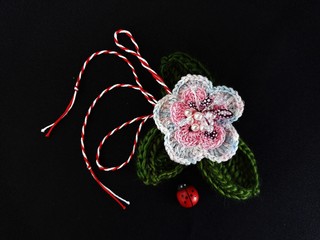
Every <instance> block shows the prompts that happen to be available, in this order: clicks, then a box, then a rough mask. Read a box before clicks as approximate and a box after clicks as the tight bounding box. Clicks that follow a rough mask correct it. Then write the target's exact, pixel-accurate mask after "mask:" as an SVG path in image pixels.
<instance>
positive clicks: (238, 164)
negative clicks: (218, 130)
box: [137, 52, 260, 200]
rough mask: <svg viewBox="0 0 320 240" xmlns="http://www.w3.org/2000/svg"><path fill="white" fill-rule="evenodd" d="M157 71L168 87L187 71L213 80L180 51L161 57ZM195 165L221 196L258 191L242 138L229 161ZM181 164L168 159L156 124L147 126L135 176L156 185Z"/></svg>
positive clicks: (249, 195) (243, 195)
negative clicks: (158, 70) (150, 126)
mask: <svg viewBox="0 0 320 240" xmlns="http://www.w3.org/2000/svg"><path fill="white" fill-rule="evenodd" d="M160 73H161V75H162V77H163V78H164V80H165V82H166V83H167V84H168V86H169V87H170V88H173V87H174V86H175V85H176V83H177V82H178V81H179V80H180V79H181V78H182V77H183V76H185V75H187V74H196V75H203V76H206V77H207V78H208V79H210V80H211V82H212V83H213V84H214V83H216V80H215V78H214V77H213V76H212V75H211V73H210V72H209V71H208V70H207V69H206V68H205V67H204V66H203V65H202V63H201V62H199V61H198V60H196V59H194V58H192V57H190V56H189V55H188V54H185V53H182V52H176V53H173V54H170V55H168V56H165V57H163V58H162V59H161V66H160ZM163 94H164V95H165V94H166V93H164V92H163ZM196 165H197V167H198V169H199V171H200V173H201V175H202V176H203V178H204V180H205V181H207V183H208V184H209V185H210V186H211V187H212V188H213V189H214V190H216V191H217V192H218V193H219V194H220V195H221V196H224V197H227V198H231V199H236V200H246V199H249V198H252V197H255V196H257V195H258V194H259V193H260V184H259V174H258V169H257V164H256V160H255V157H254V154H253V152H252V151H251V150H250V148H249V147H248V146H247V144H246V143H245V142H244V141H243V140H242V138H239V144H238V149H237V151H236V153H235V155H234V156H233V157H232V158H231V159H230V160H229V161H226V162H221V163H217V162H213V161H211V160H209V159H206V158H205V159H202V160H201V161H199V162H197V163H196ZM185 167H186V165H182V164H178V163H175V162H174V161H171V160H170V157H169V155H168V153H167V151H166V150H165V147H164V134H162V133H161V131H160V130H158V129H157V128H156V127H154V128H152V129H150V130H149V131H148V132H147V134H146V135H145V137H144V138H143V139H142V140H141V141H140V143H139V147H138V154H137V175H138V177H139V178H140V179H141V180H142V181H143V183H144V184H147V185H154V186H156V185H158V184H160V183H161V182H163V181H165V180H168V179H171V178H173V177H175V176H177V175H178V174H179V173H181V172H182V171H183V169H184V168H185Z"/></svg>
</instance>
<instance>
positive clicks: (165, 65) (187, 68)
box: [160, 52, 214, 95]
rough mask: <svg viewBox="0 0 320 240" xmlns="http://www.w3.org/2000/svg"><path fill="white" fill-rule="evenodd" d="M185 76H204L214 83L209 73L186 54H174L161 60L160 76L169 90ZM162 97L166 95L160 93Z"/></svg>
mask: <svg viewBox="0 0 320 240" xmlns="http://www.w3.org/2000/svg"><path fill="white" fill-rule="evenodd" d="M187 74H197V75H202V76H206V77H207V78H208V79H210V80H211V81H212V82H213V83H214V78H213V76H212V75H211V74H210V72H209V71H208V70H207V69H206V68H205V67H204V66H203V65H202V64H201V63H200V62H199V61H198V60H196V59H194V58H192V57H190V56H189V55H188V54H186V53H182V52H176V53H173V54H170V55H169V56H166V57H162V58H161V65H160V75H161V76H162V77H163V78H164V81H165V83H166V84H167V85H168V87H169V88H170V89H173V88H174V85H176V83H177V82H178V81H179V80H180V79H181V77H183V76H185V75H187ZM162 93H163V95H166V94H167V93H166V92H165V91H162Z"/></svg>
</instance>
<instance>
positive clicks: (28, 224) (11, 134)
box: [0, 0, 320, 240]
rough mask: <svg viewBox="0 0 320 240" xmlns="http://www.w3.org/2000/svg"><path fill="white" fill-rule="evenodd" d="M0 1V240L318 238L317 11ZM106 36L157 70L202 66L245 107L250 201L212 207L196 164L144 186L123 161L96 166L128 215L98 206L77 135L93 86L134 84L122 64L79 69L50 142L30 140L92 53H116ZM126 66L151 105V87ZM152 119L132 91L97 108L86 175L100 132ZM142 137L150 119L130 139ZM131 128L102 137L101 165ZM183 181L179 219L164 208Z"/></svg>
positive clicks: (256, 5) (101, 202)
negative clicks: (254, 189) (192, 62)
mask: <svg viewBox="0 0 320 240" xmlns="http://www.w3.org/2000/svg"><path fill="white" fill-rule="evenodd" d="M0 3H1V6H0V29H1V30H0V31H1V32H0V33H1V35H0V39H1V40H0V58H1V67H0V73H1V74H0V76H1V81H0V87H1V95H0V99H1V118H0V125H1V133H0V137H1V152H0V154H1V155H0V157H1V165H0V168H1V174H0V180H1V200H2V201H1V209H0V211H1V213H0V216H1V218H2V221H1V222H2V223H1V225H0V238H1V239H25V238H26V237H32V239H74V238H77V239H94V238H96V239H217V240H218V239H261V240H262V239H281V240H284V239H308V240H309V239H310V240H311V239H319V238H320V201H319V199H320V190H319V178H318V177H319V170H320V154H319V147H320V145H319V143H320V137H319V136H320V134H319V133H320V127H319V123H318V120H319V115H320V114H319V100H320V97H319V93H320V84H319V77H320V70H319V69H320V68H319V67H320V64H319V59H320V58H319V57H320V56H319V41H320V34H319V27H320V24H319V23H320V17H319V16H320V15H319V12H320V11H319V5H320V4H319V2H316V1H314V2H311V1H206V2H201V1H197V2H196V1H175V2H173V1H162V2H160V1H131V2H130V1H119V0H118V1H101V2H93V1H87V2H85V1H64V2H62V1H61V2H59V1H51V2H49V1H47V2H46V1H42V2H41V1H38V2H35V1H0ZM119 28H124V29H128V30H129V31H131V32H132V34H133V35H134V37H135V38H136V41H137V42H138V44H139V45H140V48H141V53H142V56H144V57H145V58H146V59H147V60H148V61H149V63H150V65H151V66H152V67H153V68H154V69H155V70H156V71H158V69H159V65H160V58H161V57H162V56H165V55H168V54H170V53H173V52H175V51H183V52H187V53H189V54H190V55H192V56H193V57H195V58H197V59H199V60H200V61H201V62H202V63H204V64H205V65H206V67H207V68H208V69H209V70H210V71H211V72H212V73H214V74H215V76H216V78H217V79H218V81H219V83H220V84H224V85H227V86H230V87H233V88H235V89H236V90H238V91H239V93H240V95H241V96H242V98H243V99H244V100H245V102H246V108H245V111H244V115H243V116H242V117H241V119H240V120H239V121H238V122H237V123H236V124H235V126H236V128H237V130H238V132H239V133H240V135H241V136H242V137H243V138H244V139H245V140H246V142H247V143H248V144H249V146H250V147H251V148H252V150H253V151H254V152H255V155H256V158H257V163H258V168H259V173H260V177H261V194H260V196H259V197H258V198H255V199H252V200H249V201H245V202H238V201H233V200H229V199H224V198H222V197H220V196H219V195H218V194H217V193H216V192H215V191H213V190H211V189H210V188H209V186H208V185H207V184H206V183H205V181H204V180H203V179H202V177H201V176H200V174H199V172H198V170H197V168H196V167H189V168H188V169H186V170H185V171H184V172H183V173H182V174H181V175H180V176H178V177H177V178H175V179H172V180H170V181H168V182H166V183H164V184H161V185H160V186H159V187H150V186H145V185H143V184H142V183H141V182H140V180H139V179H138V178H137V176H136V173H135V163H134V162H135V160H133V161H132V162H131V164H129V166H127V167H126V168H124V169H122V170H120V171H117V172H112V173H110V172H107V173H105V172H98V170H97V169H96V172H97V174H98V176H99V177H100V179H101V180H102V181H103V182H104V183H105V184H106V185H107V186H109V187H110V188H111V189H112V190H114V191H115V192H116V193H119V194H120V195H122V196H124V197H125V198H128V199H129V200H130V201H131V205H130V206H129V207H128V208H127V210H125V211H123V210H122V209H121V208H120V207H119V206H118V205H117V204H116V203H115V202H114V201H113V200H112V199H111V198H110V197H109V196H107V195H106V194H105V193H104V192H103V191H102V190H101V189H100V188H99V187H98V185H97V184H96V183H95V182H94V181H93V179H92V177H91V176H90V174H89V172H88V171H87V169H86V167H85V164H84V162H83V160H82V155H81V151H80V132H81V126H82V122H83V118H84V116H85V113H86V111H87V109H88V107H89V105H90V104H91V102H92V101H93V99H94V98H95V97H96V96H97V95H98V94H99V93H100V92H101V91H102V90H103V89H104V88H106V87H107V86H110V85H112V84H115V83H134V80H133V77H132V75H131V72H130V70H129V68H128V66H127V65H126V64H125V63H123V62H122V61H120V60H119V59H117V58H116V57H114V56H99V57H97V58H96V59H95V60H93V61H92V62H91V63H90V65H89V66H88V68H87V71H86V72H85V74H84V77H83V80H82V84H81V86H80V92H79V94H78V99H77V102H76V103H75V106H74V108H73V109H72V111H71V112H70V114H69V116H68V117H66V118H65V119H64V120H63V121H62V122H61V123H60V125H59V126H58V127H57V128H56V129H55V130H54V132H53V134H52V136H51V137H50V138H49V139H47V138H45V137H44V136H43V134H42V133H41V132H40V129H41V128H42V127H44V126H46V125H47V124H49V123H51V122H52V121H54V120H55V119H56V118H57V117H58V116H59V114H61V113H62V111H63V110H64V108H65V107H66V105H67V103H68V101H69V99H70V98H71V96H72V92H73V85H74V83H75V79H76V77H77V75H78V73H79V71H80V68H81V66H82V64H83V62H84V61H85V59H86V58H87V57H88V56H89V55H90V54H92V53H93V52H95V51H98V50H102V49H113V50H118V49H117V47H116V46H115V45H114V43H113V33H114V31H115V30H117V29H119ZM119 39H120V41H121V42H123V43H124V44H125V45H126V46H130V48H131V47H132V45H130V42H129V41H128V40H127V39H126V38H125V37H123V36H121V37H120V38H119ZM126 56H128V55H126ZM128 57H129V59H130V60H131V61H132V62H133V64H134V66H135V67H136V69H137V72H138V74H139V76H140V79H141V82H142V83H143V85H144V86H146V88H147V90H148V91H150V92H152V93H153V94H154V95H155V96H156V97H157V98H159V97H160V94H159V89H160V88H159V87H158V85H157V84H156V83H155V82H154V80H153V79H152V77H151V76H150V75H149V74H147V73H146V71H145V70H144V69H142V67H141V66H140V65H139V62H138V61H137V60H136V59H135V58H134V57H132V56H128ZM151 111H152V107H151V105H149V104H148V103H147V102H146V101H145V99H144V98H143V97H142V96H141V94H139V93H138V92H135V91H132V90H116V91H114V92H111V93H110V94H108V95H107V96H106V97H105V98H103V100H101V102H100V103H99V104H98V106H97V107H96V109H94V111H93V114H92V117H91V118H90V119H89V125H88V130H87V133H88V134H87V141H86V146H87V151H88V156H89V158H90V160H91V161H92V164H93V165H94V160H93V159H94V155H95V151H96V147H97V145H98V144H99V142H100V140H101V138H102V137H103V136H104V135H105V134H106V133H107V132H108V131H110V130H111V129H113V128H114V127H116V126H118V125H119V124H120V123H122V122H124V121H127V120H129V119H131V118H133V117H135V116H140V115H142V114H148V113H150V112H151ZM152 126H153V122H152V121H150V122H149V123H148V124H146V125H145V127H144V130H143V132H142V134H145V133H146V131H147V129H148V128H150V127H152ZM136 128H137V124H136V125H133V126H130V127H128V128H126V129H125V130H124V131H122V132H120V133H119V134H117V135H115V136H114V137H112V138H110V141H109V142H107V143H106V146H105V148H104V149H103V151H102V156H103V163H104V164H105V165H107V166H113V165H118V164H120V163H121V162H123V161H124V160H125V159H126V157H127V156H128V154H129V153H130V151H131V145H132V141H133V136H134V132H135V129H136ZM94 167H95V165H94ZM95 168H96V167H95ZM183 182H186V183H190V184H193V185H195V186H196V187H197V189H198V191H199V193H200V201H199V204H198V205H197V206H196V207H194V208H192V209H183V208H181V207H180V206H179V205H178V203H177V201H176V199H175V192H176V187H177V185H178V184H179V183H183Z"/></svg>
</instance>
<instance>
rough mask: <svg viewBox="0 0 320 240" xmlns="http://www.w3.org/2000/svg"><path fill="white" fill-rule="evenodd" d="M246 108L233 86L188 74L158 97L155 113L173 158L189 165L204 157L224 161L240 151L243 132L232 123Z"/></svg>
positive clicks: (158, 125) (166, 145)
mask: <svg viewBox="0 0 320 240" xmlns="http://www.w3.org/2000/svg"><path fill="white" fill-rule="evenodd" d="M243 108H244V103H243V101H242V99H241V98H240V96H239V95H238V93H237V92H236V91H234V90H233V89H232V88H228V87H226V86H218V87H213V86H212V82H210V81H209V80H208V79H207V78H206V77H204V76H201V75H190V74H188V75H187V76H184V77H182V78H181V80H179V81H178V83H177V84H176V85H175V88H174V89H173V91H172V94H168V95H166V96H165V97H164V98H162V99H161V100H159V101H158V103H157V104H156V106H155V108H154V111H153V114H154V121H155V123H156V125H157V127H158V129H159V130H160V131H161V132H162V133H164V134H165V138H164V145H165V149H166V151H167V152H168V154H169V156H170V158H171V159H172V160H173V161H175V162H177V163H180V164H184V165H189V164H191V163H192V164H195V163H197V162H198V161H200V160H201V159H203V158H208V159H210V160H211V161H214V162H224V161H227V160H229V159H230V158H231V157H232V156H233V155H234V154H235V153H236V150H237V148H238V142H239V140H238V139H239V135H238V133H237V131H236V130H235V129H234V127H233V126H232V125H231V123H232V122H234V121H236V120H237V119H238V118H239V117H240V116H241V115H242V112H243Z"/></svg>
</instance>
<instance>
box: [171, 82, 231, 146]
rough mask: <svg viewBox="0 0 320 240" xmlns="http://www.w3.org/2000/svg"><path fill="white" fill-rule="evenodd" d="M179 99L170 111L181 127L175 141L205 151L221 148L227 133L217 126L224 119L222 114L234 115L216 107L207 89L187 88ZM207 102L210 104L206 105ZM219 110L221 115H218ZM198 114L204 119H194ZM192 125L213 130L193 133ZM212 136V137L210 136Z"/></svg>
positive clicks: (174, 120) (223, 108)
mask: <svg viewBox="0 0 320 240" xmlns="http://www.w3.org/2000/svg"><path fill="white" fill-rule="evenodd" d="M177 99H178V101H177V102H174V103H173V104H172V106H171V109H170V113H171V120H172V122H173V123H174V124H175V125H176V126H177V127H179V128H178V130H177V131H176V132H175V135H174V136H175V139H176V140H177V141H178V142H179V143H180V144H182V145H184V146H188V147H192V146H197V145H199V144H200V145H201V147H202V148H204V149H213V148H217V147H219V146H220V145H221V144H222V143H223V142H224V139H225V131H224V128H223V127H221V126H219V124H217V121H218V120H220V119H223V118H224V117H223V116H222V114H224V115H226V116H232V113H231V112H230V111H228V110H227V109H225V107H224V106H219V105H214V104H213V103H214V101H213V99H214V97H213V96H211V98H209V97H208V96H207V93H206V91H205V89H203V88H200V87H199V88H197V89H192V88H191V87H189V88H187V89H186V90H184V91H183V92H181V93H180V94H179V95H178V96H177ZM179 100H180V101H179ZM205 100H207V102H208V103H209V104H204V101H205ZM186 110H187V111H189V112H190V115H191V116H186V113H185V111H186ZM218 110H219V111H220V112H219V113H220V114H218ZM197 112H198V113H200V114H201V115H203V119H201V120H196V119H194V118H193V117H192V116H194V114H195V113H197ZM192 124H196V125H197V126H203V125H205V126H211V128H212V130H211V131H208V130H207V129H204V130H198V131H193V130H192V129H191V127H192ZM212 132H213V133H212ZM210 134H211V136H212V137H210V136H209V135H210Z"/></svg>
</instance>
